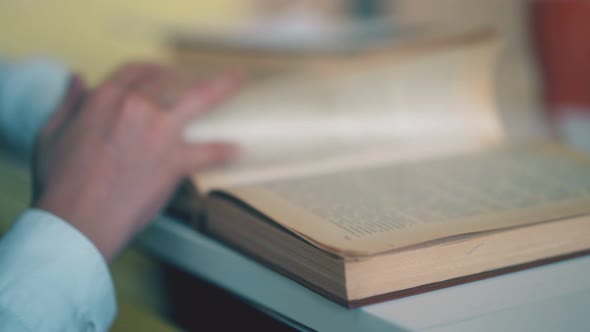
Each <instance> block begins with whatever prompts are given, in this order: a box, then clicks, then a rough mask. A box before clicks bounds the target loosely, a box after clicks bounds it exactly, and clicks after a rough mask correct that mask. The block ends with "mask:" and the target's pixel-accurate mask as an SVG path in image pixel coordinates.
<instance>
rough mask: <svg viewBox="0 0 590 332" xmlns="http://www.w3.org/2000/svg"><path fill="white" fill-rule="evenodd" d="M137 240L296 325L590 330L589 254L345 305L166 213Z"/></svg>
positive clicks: (435, 330)
mask: <svg viewBox="0 0 590 332" xmlns="http://www.w3.org/2000/svg"><path fill="white" fill-rule="evenodd" d="M137 241H138V244H139V245H140V246H142V247H143V248H145V249H146V250H148V251H149V252H151V253H152V254H154V255H156V256H158V257H159V258H160V259H162V260H164V261H165V262H167V263H170V264H173V265H175V266H177V267H179V268H181V269H182V270H184V271H186V272H189V273H191V274H193V275H195V276H198V277H200V278H203V279H205V280H207V281H209V282H211V283H213V284H215V285H218V286H220V287H222V288H224V289H226V290H228V291H229V292H231V293H233V294H236V295H238V296H240V297H242V298H244V299H245V300H246V301H248V302H250V303H252V304H253V305H255V306H257V307H258V308H260V310H263V311H266V312H268V313H270V314H271V315H273V316H274V317H276V318H277V319H280V320H282V321H284V322H286V323H287V324H289V325H291V326H293V327H296V328H298V329H300V330H317V331H343V332H345V331H407V330H411V331H430V332H443V331H588V330H590V315H589V314H588V313H589V312H590V256H585V257H580V258H575V259H571V260H567V261H562V262H559V263H554V264H550V265H545V266H540V267H536V268H533V269H529V270H525V271H520V272H516V273H512V274H507V275H503V276H499V277H495V278H490V279H485V280H481V281H477V282H473V283H468V284H464V285H460V286H455V287H451V288H446V289H441V290H438V291H434V292H429V293H425V294H420V295H415V296H411V297H406V298H402V299H398V300H393V301H389V302H384V303H379V304H374V305H369V306H365V307H362V308H358V309H353V310H350V309H346V308H344V307H342V306H340V305H338V304H336V303H333V302H331V301H330V300H327V299H325V298H324V297H322V296H320V295H318V294H316V293H315V292H313V291H311V290H309V289H307V288H305V287H303V286H301V285H299V284H298V283H296V282H294V281H292V280H290V279H288V278H286V277H284V276H282V275H280V274H278V273H275V272H273V271H272V270H270V269H268V268H266V267H265V266H263V265H261V264H259V263H257V262H256V261H254V260H252V259H250V258H248V257H246V256H244V255H242V254H240V253H238V252H236V251H234V250H232V249H230V248H229V247H226V246H225V245H223V244H221V243H219V242H217V241H216V240H214V239H211V238H209V237H207V236H205V235H203V234H201V233H198V232H197V231H195V230H193V229H192V228H191V227H190V226H187V225H186V224H183V223H182V222H180V221H178V220H174V219H172V218H170V217H159V218H158V220H156V221H155V223H153V224H152V225H151V226H150V227H149V228H148V229H147V230H145V231H144V232H143V233H142V234H140V236H139V237H138V238H137ZM589 241H590V239H589Z"/></svg>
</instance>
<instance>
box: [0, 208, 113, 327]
mask: <svg viewBox="0 0 590 332" xmlns="http://www.w3.org/2000/svg"><path fill="white" fill-rule="evenodd" d="M115 314H116V301H115V291H114V287H113V283H112V280H111V276H110V273H109V270H108V266H107V264H106V263H105V261H104V260H103V257H102V255H101V254H100V252H99V251H98V250H97V249H96V247H95V246H94V245H93V244H92V243H91V242H90V241H89V240H88V239H87V238H86V237H85V236H84V235H83V234H82V233H80V232H79V231H78V230H77V229H76V228H75V227H73V226H72V225H70V224H69V223H67V222H64V221H63V220H61V219H60V218H58V217H56V216H54V215H52V214H50V213H48V212H45V211H42V210H38V209H30V210H27V211H26V212H24V213H23V214H22V215H21V216H20V217H19V218H18V219H17V220H16V222H15V223H14V224H13V226H12V227H11V229H10V230H9V231H8V232H7V233H6V235H5V236H4V237H3V238H2V239H0V331H15V332H16V331H50V332H51V331H107V330H108V329H109V327H110V325H111V323H112V321H113V319H114V317H115Z"/></svg>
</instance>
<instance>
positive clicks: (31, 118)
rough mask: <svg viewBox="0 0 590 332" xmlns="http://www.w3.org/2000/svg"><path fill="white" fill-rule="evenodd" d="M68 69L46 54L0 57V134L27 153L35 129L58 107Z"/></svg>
mask: <svg viewBox="0 0 590 332" xmlns="http://www.w3.org/2000/svg"><path fill="white" fill-rule="evenodd" d="M69 78H70V72H69V70H68V69H67V67H66V66H64V65H63V64H61V63H59V62H57V61H53V60H49V59H46V58H28V59H23V60H19V61H13V62H9V61H8V60H5V59H2V58H0V135H1V136H2V138H3V140H5V141H7V142H8V144H9V145H10V146H11V147H12V148H13V149H14V150H15V151H18V152H19V153H20V154H21V155H23V156H24V157H30V156H31V152H32V150H33V146H34V141H35V139H36V136H37V133H38V132H39V129H40V128H41V127H42V126H43V125H44V124H45V122H46V121H47V120H48V118H49V117H50V116H51V114H52V113H53V112H54V111H55V109H56V108H57V107H58V105H59V103H60V101H61V100H62V98H63V96H64V94H65V91H66V89H67V86H68V82H69Z"/></svg>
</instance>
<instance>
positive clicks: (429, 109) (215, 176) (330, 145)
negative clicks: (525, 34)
mask: <svg viewBox="0 0 590 332" xmlns="http://www.w3.org/2000/svg"><path fill="white" fill-rule="evenodd" d="M498 47H499V45H498V41H497V40H496V39H494V38H490V37H488V38H485V39H482V40H477V41H470V42H469V43H467V44H465V45H452V47H451V46H450V47H449V48H446V49H445V48H441V49H437V50H432V51H431V52H427V51H424V52H423V53H419V54H414V55H412V56H408V57H407V58H396V59H392V60H391V61H389V62H388V61H380V62H376V63H369V64H365V65H363V66H355V68H354V69H349V70H340V71H336V72H333V71H327V72H323V71H318V72H310V71H305V72H300V73H296V74H290V75H282V76H276V77H270V78H267V79H264V80H262V81H259V82H255V83H253V84H252V86H249V87H246V88H245V89H244V91H243V92H242V93H240V94H239V95H237V96H236V97H235V98H233V99H232V100H229V101H228V102H227V103H226V104H224V105H222V106H221V108H220V109H219V110H216V111H215V112H212V113H211V114H208V115H207V116H206V117H205V118H200V119H199V121H198V122H195V123H194V124H192V125H190V126H189V127H188V129H187V131H186V133H185V137H186V139H187V140H188V141H200V142H203V141H210V140H223V141H232V142H237V143H239V144H240V145H241V146H242V156H241V158H239V159H238V160H237V161H236V162H235V163H232V164H229V165H227V166H225V167H223V168H217V169H214V170H211V171H209V172H204V173H201V174H199V175H198V177H196V182H197V183H198V184H199V186H200V187H201V188H200V189H201V190H202V191H207V190H209V189H211V188H213V187H226V186H230V185H236V184H247V183H255V182H258V181H260V180H268V179H277V178H286V177H292V176H301V175H309V174H313V173H316V172H321V171H322V169H323V168H326V166H325V164H326V163H328V164H330V165H331V166H330V167H327V168H329V169H330V170H332V169H333V167H332V166H333V165H340V166H341V167H343V168H350V165H349V163H348V162H347V161H348V160H360V159H367V158H366V157H364V156H363V154H375V153H378V154H383V153H384V151H391V152H396V151H399V149H400V147H407V146H410V145H411V146H412V147H416V146H418V145H421V144H424V143H425V142H428V143H427V144H429V145H432V142H433V141H436V142H440V143H443V145H444V144H446V145H452V144H455V143H457V142H467V141H468V142H470V143H471V144H478V145H479V146H481V145H484V144H488V143H490V141H497V140H499V139H501V138H502V137H503V133H502V129H501V125H500V122H499V119H498V116H497V113H496V108H495V104H494V93H493V88H492V87H493V73H494V67H495V66H494V65H495V59H496V54H497V51H498ZM351 61H352V60H351ZM376 151H378V152H376ZM345 156H346V158H345ZM368 159H370V158H368ZM334 160H338V162H337V163H335V162H333V161H334ZM362 166H363V167H364V165H362Z"/></svg>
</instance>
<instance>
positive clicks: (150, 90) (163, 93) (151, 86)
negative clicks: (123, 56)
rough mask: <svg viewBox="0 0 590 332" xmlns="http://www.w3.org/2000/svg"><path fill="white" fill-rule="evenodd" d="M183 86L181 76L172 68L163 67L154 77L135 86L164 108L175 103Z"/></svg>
mask: <svg viewBox="0 0 590 332" xmlns="http://www.w3.org/2000/svg"><path fill="white" fill-rule="evenodd" d="M180 88H181V84H180V77H179V75H178V74H176V73H175V72H173V71H172V70H168V69H162V70H160V71H159V72H158V73H157V74H156V75H154V77H152V78H150V79H148V80H143V81H142V82H140V83H139V84H138V86H137V87H136V88H135V89H136V90H137V91H138V92H139V93H141V94H143V95H145V96H146V97H147V98H149V99H150V100H152V102H153V103H154V104H156V105H158V106H161V107H163V108H169V107H171V106H172V105H173V104H174V101H175V98H176V97H177V96H178V95H179V93H178V90H179V89H180Z"/></svg>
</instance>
